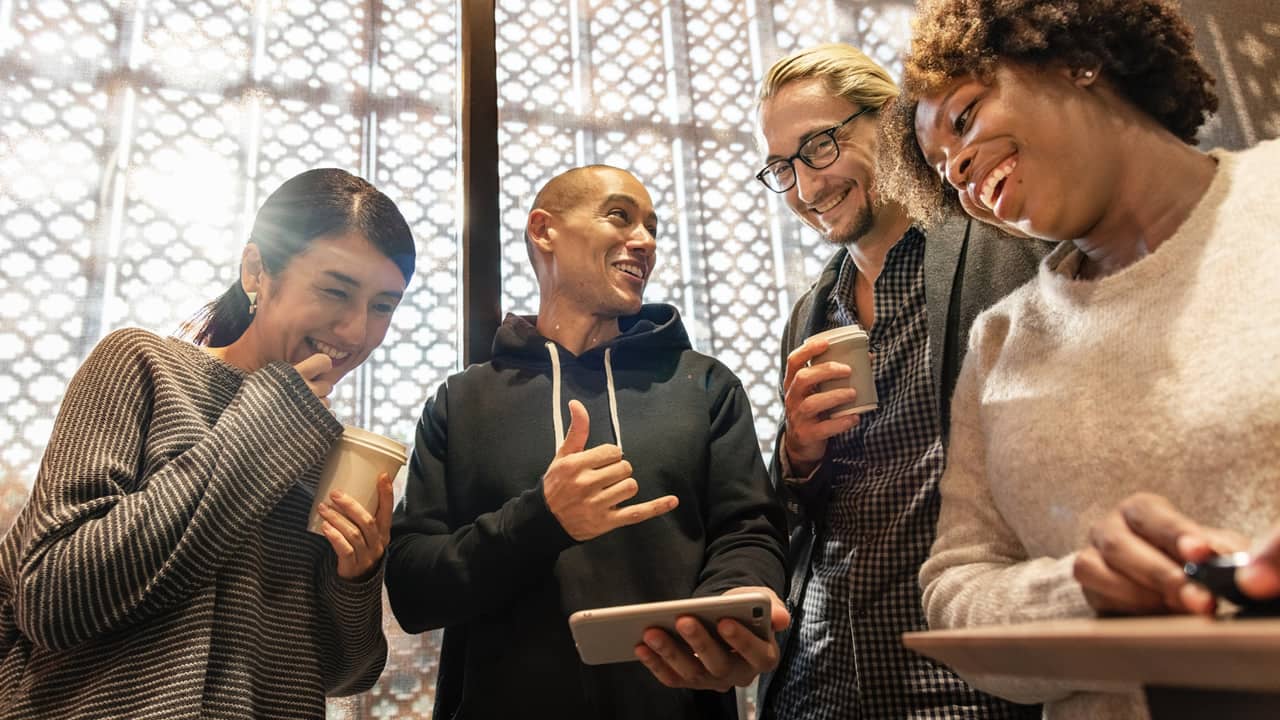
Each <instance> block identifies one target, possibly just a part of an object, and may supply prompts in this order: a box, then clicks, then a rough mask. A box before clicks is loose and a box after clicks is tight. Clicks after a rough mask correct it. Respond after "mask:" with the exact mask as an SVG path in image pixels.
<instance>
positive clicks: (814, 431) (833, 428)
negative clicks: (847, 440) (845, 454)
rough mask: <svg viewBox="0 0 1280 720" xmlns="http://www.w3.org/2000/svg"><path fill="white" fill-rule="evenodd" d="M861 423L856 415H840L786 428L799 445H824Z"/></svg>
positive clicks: (860, 417)
mask: <svg viewBox="0 0 1280 720" xmlns="http://www.w3.org/2000/svg"><path fill="white" fill-rule="evenodd" d="M861 422H862V416H861V415H858V414H856V413H855V414H850V415H841V416H840V417H835V418H830V419H829V420H818V421H812V420H811V421H805V422H801V423H797V424H795V425H790V426H788V427H787V430H788V431H789V434H790V436H791V437H793V438H795V442H797V443H799V444H800V445H802V446H804V445H814V444H817V443H823V444H825V443H826V441H827V440H829V439H831V438H833V437H835V436H837V435H840V434H843V433H846V432H848V431H849V430H851V429H853V428H855V427H857V426H858V424H859V423H861Z"/></svg>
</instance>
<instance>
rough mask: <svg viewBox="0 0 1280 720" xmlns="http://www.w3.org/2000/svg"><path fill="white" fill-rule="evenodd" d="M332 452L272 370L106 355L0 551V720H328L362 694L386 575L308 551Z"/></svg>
mask: <svg viewBox="0 0 1280 720" xmlns="http://www.w3.org/2000/svg"><path fill="white" fill-rule="evenodd" d="M341 433H342V427H341V425H340V424H339V423H338V422H337V421H335V420H334V418H333V417H332V416H331V415H330V414H329V413H328V411H327V410H326V409H325V408H324V406H323V405H322V404H321V403H320V402H319V400H317V399H316V397H315V396H314V395H313V394H312V393H311V392H310V390H308V388H307V386H306V384H305V383H304V382H303V381H302V378H301V377H300V376H299V375H298V374H297V373H296V372H295V371H294V370H293V369H292V368H291V367H289V366H288V365H286V364H284V363H275V364H272V365H268V366H267V367H265V368H263V369H261V370H258V371H257V372H254V373H251V374H244V373H242V372H240V371H238V370H236V369H235V368H233V367H231V366H230V365H227V364H224V363H222V362H220V361H218V360H216V359H215V358H213V357H212V356H210V355H209V354H207V353H206V352H204V351H203V350H201V349H199V348H197V347H195V346H192V345H190V344H188V343H185V342H182V341H179V340H175V339H171V338H170V339H164V338H160V337H157V336H155V335H152V334H150V333H147V332H144V331H142V330H121V331H117V332H115V333H112V334H111V335H109V336H107V337H106V338H105V339H103V341H102V343H101V344H99V345H98V347H97V348H96V349H95V350H94V351H93V353H92V354H91V355H90V356H89V358H88V360H86V361H85V363H84V365H83V366H82V367H81V368H80V370H79V372H78V373H77V374H76V376H75V378H74V379H73V380H72V382H71V385H70V386H69V387H68V389H67V394H66V397H65V398H64V400H63V403H62V408H61V410H60V412H59V414H58V419H57V422H56V423H55V425H54V429H53V436H52V438H51V440H50V442H49V447H48V449H47V450H46V451H45V455H44V459H43V461H42V463H41V466H40V472H39V475H38V476H37V478H36V483H35V487H34V489H33V491H32V495H31V499H30V501H29V502H28V504H27V506H26V507H25V508H24V509H23V510H22V512H21V513H20V514H19V515H18V518H17V520H16V521H15V522H14V525H13V527H12V528H11V529H10V530H9V532H8V534H7V535H5V536H4V538H3V540H0V720H10V719H14V720H16V719H17V718H22V719H23V720H36V719H42V718H49V719H50V720H53V719H55V718H56V719H57V720H67V719H68V718H130V719H134V718H165V720H170V719H172V718H201V719H207V718H236V719H237V720H239V719H241V718H250V717H254V718H322V717H324V714H325V709H324V696H325V695H344V694H350V693H354V692H359V691H362V690H365V689H367V688H369V687H370V686H372V685H373V683H374V681H375V680H377V677H378V675H379V673H380V672H381V671H382V666H383V664H384V662H385V661H386V649H387V648H386V638H385V637H384V636H383V634H382V617H381V616H382V606H381V585H382V572H381V571H379V572H378V573H376V575H375V577H373V578H371V579H369V580H368V581H364V582H359V583H349V582H347V581H344V580H342V579H341V578H339V577H338V576H337V574H336V571H335V560H334V554H333V551H332V550H331V549H330V548H329V545H328V542H327V541H326V540H324V539H323V538H321V537H319V536H317V535H313V534H311V533H308V532H306V519H307V514H308V511H309V509H310V503H311V496H312V493H313V490H314V487H315V482H316V480H317V477H318V472H319V468H320V465H321V464H322V461H323V459H324V457H325V455H326V453H327V451H328V449H329V447H330V446H331V445H332V443H333V441H334V440H335V439H336V438H337V437H338V436H339V435H340V434H341Z"/></svg>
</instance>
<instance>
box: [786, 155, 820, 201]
mask: <svg viewBox="0 0 1280 720" xmlns="http://www.w3.org/2000/svg"><path fill="white" fill-rule="evenodd" d="M792 165H794V166H795V174H796V196H797V197H799V198H800V201H801V202H804V203H811V202H813V201H814V200H816V199H817V197H818V191H819V190H820V189H821V188H822V171H821V170H814V169H813V168H811V167H809V166H808V165H805V164H804V163H802V162H800V161H799V160H797V161H795V162H794V163H792Z"/></svg>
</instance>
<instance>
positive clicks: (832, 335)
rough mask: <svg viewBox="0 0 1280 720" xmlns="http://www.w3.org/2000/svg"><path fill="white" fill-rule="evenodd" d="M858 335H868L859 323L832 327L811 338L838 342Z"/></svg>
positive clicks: (810, 338) (810, 337)
mask: <svg viewBox="0 0 1280 720" xmlns="http://www.w3.org/2000/svg"><path fill="white" fill-rule="evenodd" d="M856 337H864V338H865V337H867V332H866V331H865V330H863V329H862V328H860V327H858V326H857V325H844V326H841V327H838V328H831V329H830V330H824V331H822V332H820V333H816V334H814V335H810V336H809V340H815V339H820V340H826V341H827V342H829V343H831V342H838V341H840V340H848V339H850V338H856Z"/></svg>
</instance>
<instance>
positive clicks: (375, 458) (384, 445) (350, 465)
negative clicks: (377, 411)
mask: <svg viewBox="0 0 1280 720" xmlns="http://www.w3.org/2000/svg"><path fill="white" fill-rule="evenodd" d="M408 459H409V457H408V455H407V454H406V453H405V447H404V445H401V444H400V443H398V442H396V441H395V440H392V439H390V438H386V437H383V436H381V435H379V434H377V433H371V432H369V431H368V430H361V429H360V428H358V427H355V426H353V425H344V426H343V431H342V437H340V438H338V442H336V443H334V445H333V449H332V450H330V451H329V457H328V459H327V460H325V463H324V470H323V471H321V473H320V482H319V484H317V485H316V496H315V499H314V500H312V502H311V518H310V519H309V520H308V521H307V530H310V531H311V532H313V533H316V534H317V535H321V534H323V533H321V532H320V528H321V527H322V526H323V525H324V518H323V517H321V516H320V511H319V508H320V503H322V502H329V493H331V492H333V491H334V490H341V491H342V492H344V493H346V494H348V495H350V496H351V497H352V498H353V499H354V500H355V501H356V502H358V503H360V504H361V505H362V506H364V509H365V510H368V511H369V514H370V515H372V514H374V513H376V512H378V476H379V475H381V474H382V473H386V474H388V475H390V476H391V477H395V476H396V473H398V472H400V468H401V466H403V465H404V464H405V462H406V461H407V460H408ZM330 504H331V505H332V503H330Z"/></svg>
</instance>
